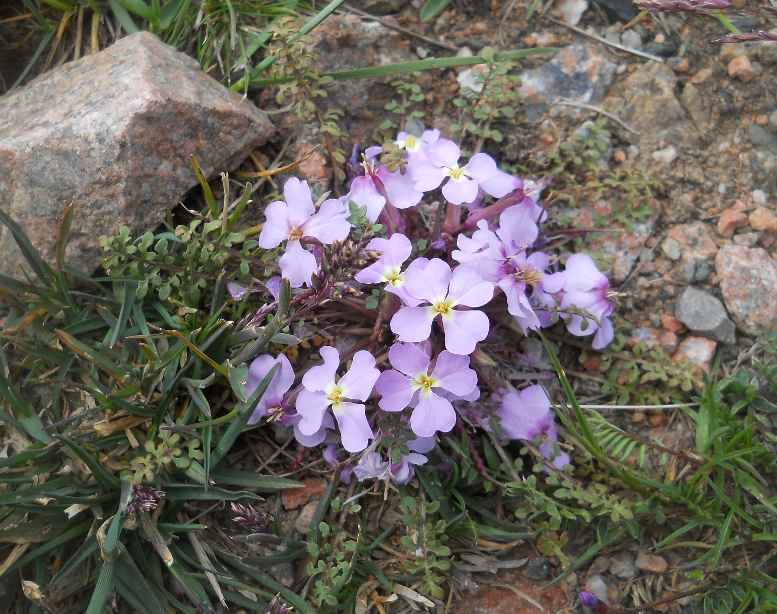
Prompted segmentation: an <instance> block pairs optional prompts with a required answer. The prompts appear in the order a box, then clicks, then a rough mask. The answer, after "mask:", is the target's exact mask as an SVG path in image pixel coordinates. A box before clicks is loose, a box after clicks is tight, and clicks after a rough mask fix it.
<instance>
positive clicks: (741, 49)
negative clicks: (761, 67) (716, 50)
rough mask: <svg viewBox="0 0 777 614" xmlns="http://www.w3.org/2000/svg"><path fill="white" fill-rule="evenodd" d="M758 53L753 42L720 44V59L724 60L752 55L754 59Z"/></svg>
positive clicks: (728, 60)
mask: <svg viewBox="0 0 777 614" xmlns="http://www.w3.org/2000/svg"><path fill="white" fill-rule="evenodd" d="M757 54H758V52H757V50H756V47H755V46H754V45H753V44H752V43H744V44H742V43H723V44H722V45H721V46H720V59H721V61H722V62H730V61H731V60H735V59H736V58H740V57H742V56H752V58H753V59H754V58H755V57H756V55H757Z"/></svg>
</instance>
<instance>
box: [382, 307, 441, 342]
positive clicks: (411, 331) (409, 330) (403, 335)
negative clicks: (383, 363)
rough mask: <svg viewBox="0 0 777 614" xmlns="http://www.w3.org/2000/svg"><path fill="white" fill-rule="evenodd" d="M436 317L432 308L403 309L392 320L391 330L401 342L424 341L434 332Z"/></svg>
mask: <svg viewBox="0 0 777 614" xmlns="http://www.w3.org/2000/svg"><path fill="white" fill-rule="evenodd" d="M436 315H437V314H436V313H435V312H434V310H433V309H432V308H431V307H402V309H400V310H399V311H397V313H395V314H394V317H393V318H391V330H392V331H393V332H394V333H396V334H397V335H399V340H400V341H411V342H413V341H415V342H417V341H424V340H426V339H428V338H429V335H430V333H431V332H432V320H434V318H435V316H436Z"/></svg>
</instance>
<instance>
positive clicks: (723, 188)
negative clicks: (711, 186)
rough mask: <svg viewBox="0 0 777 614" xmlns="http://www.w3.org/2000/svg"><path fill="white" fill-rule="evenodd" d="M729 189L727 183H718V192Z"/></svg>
mask: <svg viewBox="0 0 777 614" xmlns="http://www.w3.org/2000/svg"><path fill="white" fill-rule="evenodd" d="M727 191H728V186H727V185H726V184H725V183H719V184H718V194H725V193H726V192H727Z"/></svg>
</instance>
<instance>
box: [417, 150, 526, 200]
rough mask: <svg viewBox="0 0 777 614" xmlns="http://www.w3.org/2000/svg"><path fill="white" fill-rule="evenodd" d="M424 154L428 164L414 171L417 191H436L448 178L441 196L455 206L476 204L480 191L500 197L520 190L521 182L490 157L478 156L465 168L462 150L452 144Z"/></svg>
mask: <svg viewBox="0 0 777 614" xmlns="http://www.w3.org/2000/svg"><path fill="white" fill-rule="evenodd" d="M424 153H425V155H426V161H425V162H419V163H418V164H417V165H416V166H415V167H414V168H413V169H411V173H412V175H413V179H414V180H415V182H416V185H415V187H416V189H417V190H421V191H423V192H428V191H429V190H434V189H435V188H437V187H438V186H439V185H440V184H441V183H442V182H443V181H444V180H445V178H446V177H448V178H449V180H448V182H447V183H446V184H445V185H444V186H443V188H442V193H443V196H445V198H447V199H448V201H449V202H450V203H452V204H454V205H462V204H468V203H471V202H474V201H475V199H476V198H477V196H478V190H479V189H482V190H483V191H484V192H485V193H486V194H488V195H490V196H494V197H496V198H500V197H502V196H504V195H505V194H507V193H508V192H511V191H513V190H514V189H517V187H520V179H517V178H515V177H512V176H510V175H508V174H507V173H504V172H502V171H500V170H499V169H498V168H497V166H496V162H495V161H494V159H493V158H492V157H491V156H489V155H488V154H484V153H479V154H475V155H474V156H472V158H470V161H469V163H468V164H467V165H466V166H463V167H460V166H459V157H460V156H461V150H460V149H459V147H458V145H456V144H455V143H454V142H453V141H446V140H443V141H441V142H439V143H436V144H435V145H433V146H431V147H428V148H427V149H426V150H425V152H424Z"/></svg>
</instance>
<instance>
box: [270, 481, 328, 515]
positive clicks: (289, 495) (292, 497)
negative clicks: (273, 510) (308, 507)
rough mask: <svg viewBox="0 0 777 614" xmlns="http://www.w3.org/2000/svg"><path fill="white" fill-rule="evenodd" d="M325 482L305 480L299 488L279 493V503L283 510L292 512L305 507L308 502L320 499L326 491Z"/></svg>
mask: <svg viewBox="0 0 777 614" xmlns="http://www.w3.org/2000/svg"><path fill="white" fill-rule="evenodd" d="M326 487H327V483H326V480H317V479H316V478H305V479H304V480H302V487H301V488H289V489H287V490H284V491H283V492H282V493H281V502H282V503H283V507H284V509H287V510H294V509H297V508H298V507H301V506H303V505H305V504H306V503H307V502H308V501H312V500H314V499H320V498H321V495H323V494H324V491H325V490H326Z"/></svg>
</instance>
